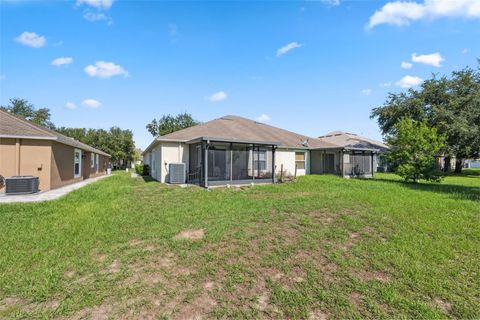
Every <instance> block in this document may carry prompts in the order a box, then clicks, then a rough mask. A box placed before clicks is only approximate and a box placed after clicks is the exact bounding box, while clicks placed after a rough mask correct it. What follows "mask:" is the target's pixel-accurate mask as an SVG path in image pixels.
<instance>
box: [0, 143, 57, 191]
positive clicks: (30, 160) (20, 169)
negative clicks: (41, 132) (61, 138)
mask: <svg viewBox="0 0 480 320" xmlns="http://www.w3.org/2000/svg"><path fill="white" fill-rule="evenodd" d="M17 142H18V143H19V146H18V154H17ZM50 150H51V142H50V141H46V140H29V139H4V138H2V139H0V174H1V175H3V176H4V177H11V176H17V175H20V176H34V177H39V182H40V185H39V188H40V190H41V191H45V190H49V189H50V187H51V186H50V165H51V163H50V159H51V151H50ZM17 155H18V158H17Z"/></svg>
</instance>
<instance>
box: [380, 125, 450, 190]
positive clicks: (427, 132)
mask: <svg viewBox="0 0 480 320" xmlns="http://www.w3.org/2000/svg"><path fill="white" fill-rule="evenodd" d="M387 143H388V144H389V145H390V146H392V151H391V152H390V153H389V155H388V159H389V161H390V162H391V163H392V164H393V167H394V170H395V172H396V173H397V174H398V175H400V176H401V177H403V178H404V179H405V181H413V182H417V181H418V180H419V179H424V180H427V181H440V179H441V172H440V171H439V170H437V168H436V163H435V162H436V161H435V156H436V155H437V154H438V152H439V151H441V150H442V148H444V147H445V137H444V136H443V135H438V134H437V129H436V128H430V127H429V126H428V125H427V124H426V123H425V122H422V121H415V120H412V119H410V118H403V119H401V120H400V121H399V122H397V123H396V124H395V125H394V127H393V128H392V133H391V134H389V135H388V136H387Z"/></svg>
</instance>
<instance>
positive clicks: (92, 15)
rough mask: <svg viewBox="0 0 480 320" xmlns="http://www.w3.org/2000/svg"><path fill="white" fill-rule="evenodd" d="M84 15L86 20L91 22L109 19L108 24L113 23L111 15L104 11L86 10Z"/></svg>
mask: <svg viewBox="0 0 480 320" xmlns="http://www.w3.org/2000/svg"><path fill="white" fill-rule="evenodd" d="M83 17H84V18H85V20H87V21H90V22H96V21H107V23H108V25H111V24H113V20H112V18H110V17H109V16H107V15H106V14H104V13H102V12H91V11H85V13H84V14H83Z"/></svg>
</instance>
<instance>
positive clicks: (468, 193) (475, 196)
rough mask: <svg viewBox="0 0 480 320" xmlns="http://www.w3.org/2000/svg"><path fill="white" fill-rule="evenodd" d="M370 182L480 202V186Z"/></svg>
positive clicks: (392, 181) (381, 180)
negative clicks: (396, 185)
mask: <svg viewBox="0 0 480 320" xmlns="http://www.w3.org/2000/svg"><path fill="white" fill-rule="evenodd" d="M369 180H373V181H379V182H386V183H394V184H398V185H401V186H404V187H406V188H409V189H413V190H420V191H429V192H435V193H446V194H449V195H451V196H452V197H453V198H456V199H465V200H472V201H480V185H479V186H478V187H473V186H462V185H455V184H445V183H442V182H440V183H435V182H432V183H428V182H420V183H413V182H405V181H401V180H388V179H381V178H371V179H369Z"/></svg>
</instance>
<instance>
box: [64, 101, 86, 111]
mask: <svg viewBox="0 0 480 320" xmlns="http://www.w3.org/2000/svg"><path fill="white" fill-rule="evenodd" d="M85 101H86V100H85ZM85 101H84V102H85ZM65 108H67V109H70V110H73V109H75V108H77V105H76V104H75V103H73V102H67V103H65Z"/></svg>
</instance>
